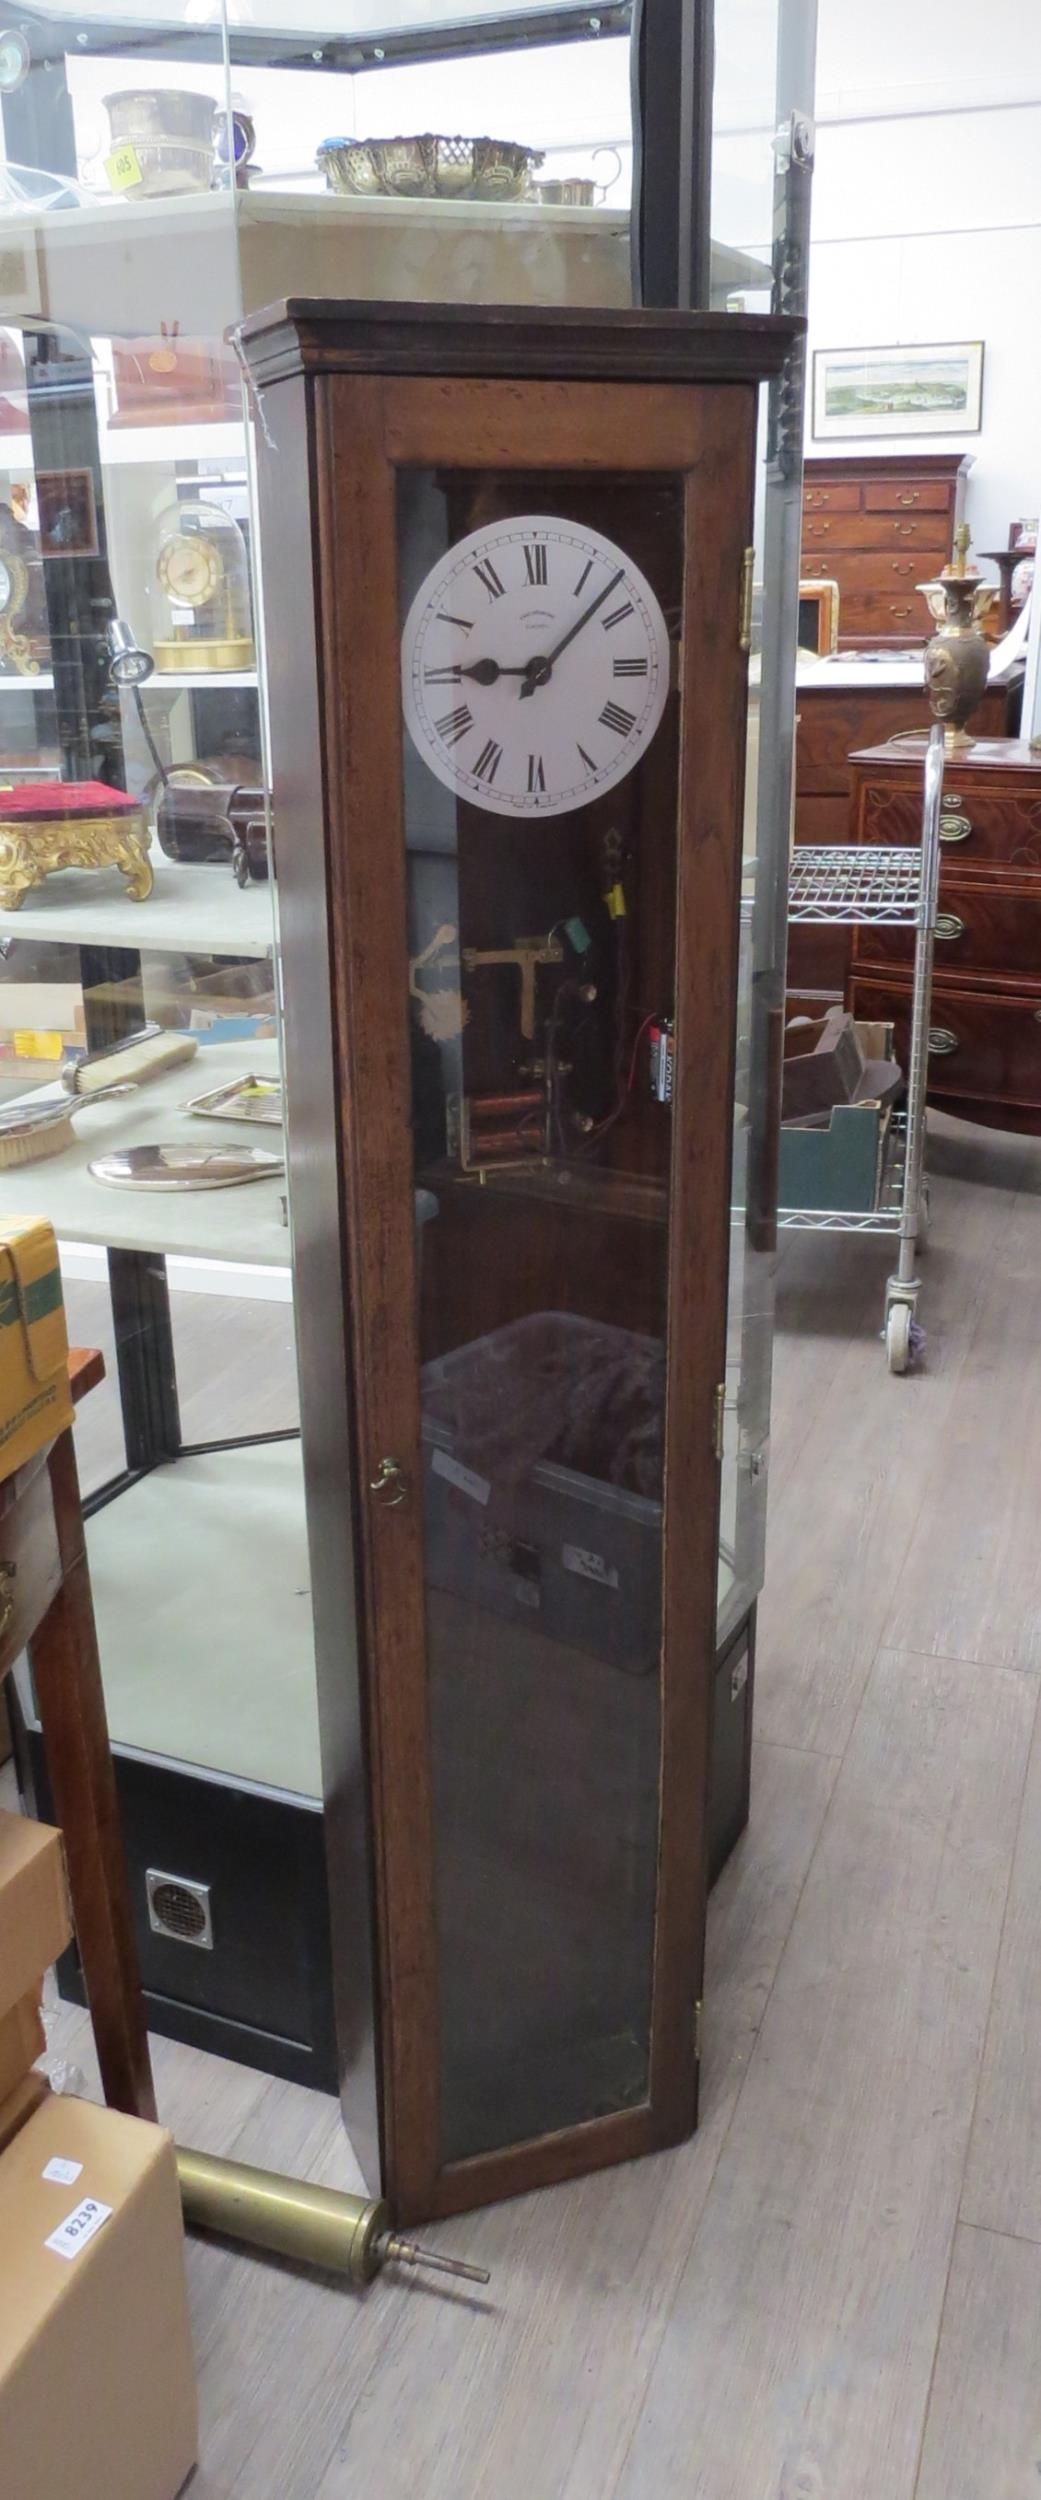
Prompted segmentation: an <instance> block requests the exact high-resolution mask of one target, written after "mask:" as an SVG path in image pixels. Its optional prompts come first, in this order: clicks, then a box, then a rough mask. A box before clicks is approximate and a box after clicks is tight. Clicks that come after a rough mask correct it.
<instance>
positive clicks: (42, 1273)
mask: <svg viewBox="0 0 1041 2500" xmlns="http://www.w3.org/2000/svg"><path fill="white" fill-rule="evenodd" d="M71 1422H72V1393H71V1390H70V1388H69V1340H68V1337H67V1335H66V1330H65V1305H64V1303H63V1301H62V1298H61V1269H60V1267H59V1265H58V1244H57V1242H56V1240H55V1238H54V1227H53V1225H51V1224H45V1223H44V1222H43V1221H42V1219H40V1220H39V1221H36V1222H33V1223H26V1222H25V1220H24V1218H23V1219H22V1220H21V1221H20V1222H17V1223H14V1222H4V1221H3V1220H0V1477H3V1476H11V1475H13V1474H14V1472H15V1469H16V1468H18V1467H21V1466H24V1463H25V1461H26V1459H27V1458H31V1457H32V1454H33V1451H34V1450H38V1449H41V1448H42V1447H43V1445H44V1443H45V1442H47V1441H53V1440H54V1439H55V1438H56V1436H57V1434H58V1433H59V1432H64V1430H65V1427H66V1424H71Z"/></svg>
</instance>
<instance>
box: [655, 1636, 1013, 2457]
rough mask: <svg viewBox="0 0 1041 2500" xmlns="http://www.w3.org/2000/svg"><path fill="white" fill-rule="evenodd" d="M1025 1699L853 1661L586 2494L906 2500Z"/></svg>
mask: <svg viewBox="0 0 1041 2500" xmlns="http://www.w3.org/2000/svg"><path fill="white" fill-rule="evenodd" d="M1033 1708H1034V1693H1033V1688H1032V1686H1030V1685H1029V1684H1028V1683H1027V1682H1026V1680H1025V1679H1024V1678H1023V1677H1022V1676H1016V1675H1010V1674H1007V1673H1002V1672H1000V1671H996V1672H994V1673H992V1674H991V1675H990V1676H988V1678H987V1680H986V1685H985V1688H983V1689H981V1686H980V1679H979V1678H978V1676H977V1675H976V1674H975V1673H974V1671H973V1669H972V1668H971V1667H965V1666H961V1665H956V1664H950V1663H946V1662H945V1663H939V1662H936V1661H933V1660H923V1659H914V1658H907V1657H904V1656H899V1655H897V1654H896V1653H895V1652H891V1651H890V1652H887V1653H885V1654H884V1655H883V1656H881V1657H880V1658H879V1659H878V1661H877V1662H876V1665H875V1667H874V1669H873V1671H872V1675H871V1680H870V1684H869V1687H868V1691H867V1693H866V1695H865V1698H864V1702H863V1704H862V1707H861V1710H860V1713H859V1716H858V1719H857V1725H856V1729H855V1732H854V1735H853V1738H852V1741H851V1744H850V1747H849V1751H848V1753H847V1756H846V1759H845V1762H844V1763H843V1766H842V1770H841V1771H840V1773H839V1777H838V1780H837V1782H836V1786H835V1790H834V1794H833V1797H832V1802H831V1806H830V1808H829V1812H828V1816H827V1820H826V1823H825V1827H824V1832H823V1835H822V1838H821V1841H820V1843H819V1845H818V1848H817V1852H816V1855H815V1858H814V1862H813V1866H812V1869H811V1873H810V1876H809V1879H808V1882H807V1884H806V1888H805V1891H804V1893H803V1896H802V1900H801V1902H800V1906H799V1909H798V1911H797V1913H796V1917H795V1921H794V1924H793V1928H792V1933H791V1936H790V1938H789V1941H788V1945H787V1947H786V1950H785V1953H784V1955H783V1958H782V1961H781V1966H780V1970H779V1972H778V1976H777V1980H776V1983H775V1985H774V1989H773V1992H772V1995H771V1999H770V2004H769V2007H768V2009H767V2013H766V2016H765V2018H764V2022H763V2025H762V2029H761V2031H760V2035H759V2039H758V2041H757V2044H756V2048H755V2051H754V2053H753V2056H752V2060H751V2064H750V2067H749V2072H748V2076H747V2080H746V2082H745V2086H744V2090H743V2092H742V2094H741V2098H740V2101H739V2104H738V2108H737V2111H736V2113H735V2117H734V2121H733V2124H732V2126H731V2128H730V2132H729V2135H728V2139H727V2143H726V2147H725V2149H724V2152H723V2154H722V2156H721V2159H720V2162H719V2165H718V2167H717V2170H716V2175H715V2178H714V2180H713V2183H712V2187H711V2190H710V2192H709V2197H708V2200H707V2203H706V2206H705V2211H704V2214H703V2216H702V2218H701V2222H700V2224H699V2226H698V2228H697V2230H696V2231H695V2233H694V2237H693V2240H692V2243H691V2249H690V2255H689V2258H688V2261H687V2265H686V2268H685V2270H684V2273H683V2276H682V2278H681V2281H680V2284H679V2287H678V2289H677V2293H676V2298H675V2301H674V2302H673V2305H672V2310H671V2313H670V2316H669V2320H668V2324H667V2328H666V2332H665V2335H664V2337H663V2339H662V2344H661V2349H660V2351H659V2354H658V2358H657V2362H656V2364H655V2368H654V2371H653V2374H652V2377H651V2380H650V2384H649V2388H648V2394H647V2399H646V2402H645V2405H644V2408H643V2411H642V2414H641V2416H640V2419H639V2423H638V2425H637V2428H636V2432H635V2435H634V2438H633V2442H632V2446H631V2449H630V2453H629V2457H628V2459H627V2462H626V2466H625V2468H624V2470H623V2472H622V2474H621V2476H620V2477H619V2479H618V2481H617V2483H616V2484H615V2486H614V2487H613V2495H612V2500H614V2496H615V2495H616V2500H644V2495H646V2494H649V2493H653V2494H654V2495H655V2500H671V2495H674V2494H675V2495H679V2494H681V2493H682V2494H683V2500H749V2495H750V2494H755V2495H757V2496H758V2495H759V2494H762V2495H764V2500H765V2495H767V2494H771V2493H782V2492H787V2491H788V2490H791V2491H792V2492H795V2491H799V2492H801V2491H802V2490H804V2489H805V2490H806V2492H807V2493H818V2492H819V2494H820V2495H821V2500H824V2496H825V2495H828V2494H831V2493H834V2494H835V2495H836V2500H838V2495H841V2500H879V2496H880V2495H882V2494H884V2495H885V2500H897V2495H906V2494H909V2493H910V2491H911V2488H912V2484H913V2477H914V2470H915V2466H916V2462H917V2457H918V2448H919V2440H920V2437H921V2430H922V2422H923V2418H924V2414H925V2407H926V2400H927V2396H928V2391H929V2383H930V2374H931V2370H932V2363H933V2354H934V2348H935V2343H936V2337H937V2333H938V2330H939V2323H940V2314H941V2308H942V2303H943V2296H944V2287H945V2282H946V2275H947V2265H948V2259H949V2254H950V2246H951V2238H952V2234H953V2231H954V2226H955V2221H956V2218H957V2210H958V2199H959V2195H960V2191H961V2181H962V2171H963V2165H964V2158H965V2147H966V2143H967V2140H968V2133H969V2125H970V2121H971V2117H972V2107H973V2097H974V2093H975V2088H976V2080H977V2074H978V2067H979V2059H980V2054H981V2050H982V2045H983V2035H984V2026H985V2022H986V2015H987V2007H988V2002H989V1997H990V1988H991V1981H992V1975H993V1969H994V1963H995V1959H996V1956H997V1950H998V1941H999V1936H1000V1929H1001V1919H1002V1914H1003V1910H1004V1906H1005V1897H1006V1890H1007V1884H1008V1874H1009V1867H1010V1863H1011V1857H1012V1849H1013V1844H1014V1840H1015V1832H1016V1821H1017V1815H1018V1809H1019V1801H1020V1795H1021V1790H1022V1778H1023V1761H1024V1754H1025V1748H1026V1745H1027V1743H1028V1742H1029V1733H1030V1723H1031V1719H1032V1716H1033ZM800 2476H801V2477H802V2478H803V2479H802V2481H800V2479H799V2478H800Z"/></svg>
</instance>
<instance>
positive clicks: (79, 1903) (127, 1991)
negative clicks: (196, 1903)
mask: <svg viewBox="0 0 1041 2500" xmlns="http://www.w3.org/2000/svg"><path fill="white" fill-rule="evenodd" d="M48 1464H49V1467H50V1471H51V1483H52V1487H53V1491H54V1505H55V1513H56V1517H57V1522H58V1534H59V1540H60V1543H61V1547H62V1559H63V1562H64V1565H65V1578H64V1581H63V1584H62V1587H61V1588H60V1590H59V1592H58V1595H57V1597H56V1598H55V1599H54V1601H53V1604H52V1605H51V1606H50V1608H49V1609H48V1612H47V1613H46V1615H45V1616H44V1618H43V1621H42V1623H41V1624H40V1625H39V1627H38V1629H37V1631H36V1632H35V1634H34V1636H33V1639H32V1642H31V1644H30V1658H31V1663H32V1672H33V1682H34V1685H35V1689H36V1698H37V1705H38V1708H39V1713H40V1726H41V1730H42V1734H43V1742H44V1748H45V1752H46V1757H47V1773H48V1778H49V1781H50V1788H51V1795H52V1798H53V1801H54V1812H55V1817H56V1819H57V1821H58V1822H59V1823H60V1825H61V1829H62V1833H63V1836H64V1842H65V1857H66V1863H67V1866H68V1870H69V1892H70V1895H71V1900H72V1915H73V1921H74V1924H75V1929H76V1941H77V1944H78V1946H79V1953H80V1960H81V1962H82V1965H83V1978H84V1984H85V1987H86V1992H87V2003H88V2005H89V2007H90V2012H91V2018H92V2021H93V2024H94V2036H95V2041H96V2044H97V2052H98V2063H99V2065H100V2068H101V2080H102V2084H103V2086H104V2091H105V2098H106V2100H107V2101H108V2103H109V2104H110V2106H111V2107H112V2108H113V2109H122V2110H126V2111H127V2112H128V2113H129V2114H130V2116H132V2117H138V2118H154V2117H155V2114H156V2107H155V2089H154V2085H153V2082H152V2069H151V2063H150V2059H149V2054H148V2035H147V2031H146V2028H145V2013H144V2001H143V1998H142V1995H141V1978H140V1970H139V1966H138V1958H137V1946H136V1943H135V1940H134V1931H133V1922H132V1918H131V1912H130V1895H129V1888H128V1885H127V1874H126V1862H125V1859H124V1855H123V1844H122V1838H121V1834H120V1828H119V1809H118V1804H117V1799H116V1783H115V1773H114V1770H113V1764H112V1755H111V1752H110V1749H109V1740H108V1726H107V1722H106V1718H105V1697H104V1692H103V1689H102V1683H101V1667H100V1663H99V1659H98V1645H97V1634H96V1631H95V1625H94V1608H93V1604H92V1601H91V1593H90V1577H89V1573H88V1569H87V1559H86V1553H85V1550H84V1544H83V1528H82V1519H81V1514H80V1505H79V1485H78V1481H77V1476H76V1460H75V1455H74V1452H73V1447H72V1433H71V1431H69V1432H64V1433H63V1434H62V1435H61V1438H60V1439H59V1440H58V1441H56V1442H55V1445H54V1448H53V1450H52V1452H51V1455H50V1459H49V1461H48Z"/></svg>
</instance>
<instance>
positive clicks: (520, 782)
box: [401, 513, 669, 831]
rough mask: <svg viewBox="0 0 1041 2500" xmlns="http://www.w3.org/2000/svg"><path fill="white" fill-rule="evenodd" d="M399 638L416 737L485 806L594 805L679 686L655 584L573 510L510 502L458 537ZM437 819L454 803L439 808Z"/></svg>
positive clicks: (425, 753)
mask: <svg viewBox="0 0 1041 2500" xmlns="http://www.w3.org/2000/svg"><path fill="white" fill-rule="evenodd" d="M402 561H403V564H404V565H405V567H406V569H408V548H407V543H406V545H405V546H404V548H403V551H402ZM401 649H402V658H401V684H402V704H403V710H404V715H405V724H406V728H407V732H408V737H409V741H410V743H411V746H412V747H413V748H414V749H415V750H416V751H417V753H418V755H419V756H420V757H421V758H422V762H423V764H424V765H425V766H426V768H427V770H428V772H429V773H430V774H431V775H432V776H433V779H434V780H435V781H436V782H439V783H440V784H441V785H442V789H443V790H444V791H447V792H449V793H451V794H452V797H453V798H454V799H455V800H456V801H457V802H458V803H459V804H460V805H464V806H465V807H466V808H468V809H472V810H473V811H474V812H475V815H478V816H479V815H480V814H482V813H483V814H485V815H487V816H488V817H495V816H514V817H532V816H561V815H567V814H569V813H571V812H572V811H573V810H575V809H576V808H581V807H586V806H588V805H589V803H590V802H591V801H592V800H594V799H598V798H600V797H601V796H602V795H603V794H604V793H606V792H607V791H609V790H611V789H613V788H614V787H615V785H616V783H618V782H619V781H621V780H623V779H624V778H625V776H626V775H627V774H628V773H631V772H634V771H636V770H638V768H639V765H640V763H641V760H642V758H643V755H644V754H645V752H646V749H647V747H648V745H649V743H650V740H651V739H652V738H653V737H654V735H655V732H656V731H657V729H658V726H659V723H660V721H661V717H662V713H663V711H664V708H665V704H666V702H667V700H668V689H669V640H668V631H667V628H666V624H665V620H664V617H663V615H662V611H661V607H660V605H659V602H658V598H657V595H656V592H655V589H654V587H653V584H652V583H651V582H649V581H648V580H647V579H646V577H645V576H644V574H643V573H642V571H641V570H640V568H639V566H638V565H636V564H635V563H634V562H633V560H632V558H631V557H630V556H629V555H628V554H627V552H626V550H625V548H624V547H621V546H619V545H618V544H617V543H616V542H615V541H614V540H613V539H610V538H606V537H604V536H603V535H602V534H601V533H600V532H599V531H598V530H595V529H593V528H591V527H590V526H589V525H588V524H587V523H586V522H585V521H581V522H579V521H572V520H570V519H568V518H567V516H566V515H560V516H557V515H554V514H547V513H535V514H532V513H523V514H520V515H518V516H517V518H515V519H511V518H509V517H507V518H504V519H503V518H500V519H498V520H496V521H493V522H489V523H488V524H487V525H486V526H485V527H484V528H482V529H479V530H474V531H472V532H471V533H470V535H469V536H468V537H465V538H461V539H458V540H457V541H456V542H455V544H454V545H452V546H449V547H448V548H447V549H446V551H445V553H444V554H443V555H442V556H441V557H439V559H438V561H437V562H436V564H434V565H433V567H432V568H431V570H430V571H429V573H428V574H427V576H426V578H425V580H424V581H422V582H421V583H420V586H419V588H418V590H417V591H416V593H415V595H414V597H413V600H412V604H411V607H410V608H409V611H408V614H407V617H406V620H405V627H404V632H403V635H402V647H401ZM623 680H624V699H623V684H622V681H623ZM444 804H445V802H444V800H442V802H441V806H442V807H443V806H444ZM438 825H440V827H441V829H442V831H443V830H448V829H450V826H451V818H450V817H449V818H448V819H447V822H446V819H445V818H444V816H438V814H437V811H436V810H435V811H434V815H433V817H432V822H431V830H432V831H433V830H435V828H436V827H437V826H438Z"/></svg>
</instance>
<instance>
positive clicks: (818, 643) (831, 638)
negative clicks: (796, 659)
mask: <svg viewBox="0 0 1041 2500" xmlns="http://www.w3.org/2000/svg"><path fill="white" fill-rule="evenodd" d="M838 643H839V586H838V583H837V582H800V584H799V649H800V651H812V652H813V653H814V654H815V656H816V657H817V658H818V659H824V658H825V657H826V656H827V654H828V653H829V652H831V651H837V650H838Z"/></svg>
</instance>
